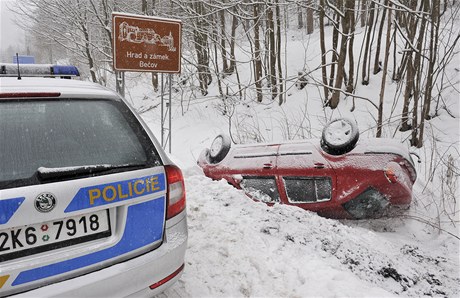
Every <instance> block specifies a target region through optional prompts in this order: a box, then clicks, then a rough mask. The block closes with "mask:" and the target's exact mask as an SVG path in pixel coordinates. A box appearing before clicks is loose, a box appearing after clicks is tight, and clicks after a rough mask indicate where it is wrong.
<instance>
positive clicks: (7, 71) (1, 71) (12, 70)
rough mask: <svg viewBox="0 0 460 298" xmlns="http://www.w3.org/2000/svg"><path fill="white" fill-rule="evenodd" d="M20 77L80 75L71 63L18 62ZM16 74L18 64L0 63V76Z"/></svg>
mask: <svg viewBox="0 0 460 298" xmlns="http://www.w3.org/2000/svg"><path fill="white" fill-rule="evenodd" d="M19 72H20V74H21V76H22V77H74V76H80V73H79V71H78V69H77V68H76V67H75V66H73V65H52V64H19ZM16 76H18V65H17V64H12V63H2V64H0V77H16Z"/></svg>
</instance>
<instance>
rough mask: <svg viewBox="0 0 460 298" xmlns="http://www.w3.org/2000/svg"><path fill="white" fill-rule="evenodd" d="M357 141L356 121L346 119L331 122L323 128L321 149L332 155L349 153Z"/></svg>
mask: <svg viewBox="0 0 460 298" xmlns="http://www.w3.org/2000/svg"><path fill="white" fill-rule="evenodd" d="M358 139H359V130H358V125H357V123H356V121H354V120H351V119H346V118H339V119H335V120H332V121H331V122H329V123H328V124H326V126H324V128H323V133H322V135H321V148H322V149H323V150H324V151H325V152H327V153H329V154H332V155H341V154H345V153H347V152H350V151H351V150H353V148H354V147H355V145H356V143H357V142H358Z"/></svg>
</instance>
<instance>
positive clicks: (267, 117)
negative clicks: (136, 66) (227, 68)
mask: <svg viewBox="0 0 460 298" xmlns="http://www.w3.org/2000/svg"><path fill="white" fill-rule="evenodd" d="M293 44H294V45H295V42H293ZM300 45H301V43H300V42H299V43H298V45H295V46H293V47H292V49H299V48H300ZM300 52H301V51H300ZM295 53H296V54H294V55H292V56H293V57H294V56H296V55H297V57H299V55H303V54H302V53H299V51H297V52H295ZM289 56H291V55H289ZM302 61H303V60H302ZM292 63H293V64H294V61H293V62H292ZM132 77H133V78H136V79H135V80H134V79H133V80H131V81H130V84H132V86H131V88H130V90H135V91H131V92H133V93H132V94H130V96H129V97H128V99H129V100H131V102H132V104H133V105H134V106H135V107H136V108H137V109H138V110H139V111H141V113H142V117H143V118H144V120H145V121H146V122H147V123H148V124H149V126H150V127H151V129H152V130H153V131H154V132H155V133H156V135H157V136H158V138H159V136H160V127H161V126H160V119H161V116H160V111H159V103H160V97H159V94H157V93H153V92H152V91H150V90H151V87H150V86H149V80H148V78H143V77H142V76H141V75H138V74H132ZM375 81H377V80H375ZM293 84H294V82H293ZM291 87H292V88H290V90H289V91H288V99H287V102H286V103H285V104H283V105H282V106H281V107H280V106H278V104H277V103H276V102H269V101H268V100H267V101H266V102H263V103H262V104H257V103H254V102H253V101H251V100H248V101H247V102H245V103H238V104H236V105H235V109H234V114H233V115H234V118H233V119H231V120H232V125H233V126H232V127H231V128H230V129H231V130H232V134H233V136H234V138H235V139H236V140H237V141H246V142H251V140H250V138H251V136H258V137H259V138H260V137H261V138H262V140H263V141H269V140H283V139H290V138H302V137H304V138H310V137H314V138H318V137H319V136H320V135H321V129H322V126H323V124H324V123H326V122H327V121H328V119H330V118H331V117H337V116H348V117H352V118H354V119H356V120H357V122H358V124H359V126H360V131H361V138H366V137H374V135H375V119H372V117H370V115H369V109H370V105H367V104H365V102H359V103H357V104H356V110H355V111H354V112H353V113H351V112H350V108H351V105H352V101H351V100H347V101H343V103H342V104H341V105H340V106H339V108H338V109H337V110H335V111H334V112H333V113H332V112H331V111H330V110H326V111H323V108H322V102H321V100H320V99H319V98H318V97H317V96H316V95H315V94H317V93H318V91H317V89H316V87H315V86H310V87H307V88H306V89H304V90H297V89H296V88H295V87H294V86H291ZM388 88H389V89H391V88H394V86H392V85H389V86H388ZM373 90H374V89H373V88H372V87H370V88H367V89H366V90H364V91H361V93H363V92H367V93H368V95H369V97H370V98H373ZM212 95H213V94H212V93H211V94H210V96H208V97H205V98H190V97H187V96H189V94H186V97H185V99H184V100H183V102H182V103H180V102H179V101H178V100H177V97H178V96H179V95H177V94H175V95H174V96H175V97H174V98H176V101H173V121H172V126H173V130H172V154H171V157H172V158H173V160H174V161H175V162H176V163H177V164H178V165H179V166H181V168H182V169H183V170H184V175H185V179H186V188H187V204H188V205H187V211H188V220H189V232H190V235H189V245H188V251H187V255H186V269H185V273H184V275H183V277H182V279H181V280H180V281H179V282H178V283H177V284H176V285H175V286H174V287H173V288H171V289H169V290H168V291H167V292H166V293H165V294H164V295H162V297H177V296H191V297H211V296H222V297H230V296H231V297H235V296H236V297H248V296H251V297H253V296H277V297H304V296H326V297H330V296H349V297H364V296H366V297H369V296H374V297H382V296H385V297H387V296H393V295H398V296H399V295H403V296H412V297H420V296H446V297H455V296H458V295H459V293H460V286H459V285H460V276H459V270H460V269H459V268H460V262H459V243H460V240H459V238H458V237H459V232H458V213H456V216H457V218H453V219H452V221H450V220H449V218H448V217H447V216H444V215H442V214H440V213H439V211H438V213H437V211H436V210H439V206H437V205H436V202H441V201H442V200H441V193H440V192H439V188H438V189H437V188H436V187H439V183H440V181H441V180H440V179H441V178H442V177H431V178H432V179H433V180H432V181H430V180H429V179H430V176H429V175H430V167H431V166H432V165H431V163H432V162H433V160H435V159H436V155H433V154H438V152H447V151H446V150H447V148H449V147H452V145H451V144H452V142H453V143H454V144H456V145H457V146H458V144H459V142H458V139H459V130H458V118H456V119H454V118H451V117H449V116H448V115H441V116H440V117H438V118H437V119H434V120H433V121H432V126H431V127H432V128H433V131H431V132H428V134H431V137H430V138H432V140H434V135H436V140H437V141H436V142H435V143H432V142H431V140H430V138H427V139H428V141H427V146H426V148H423V149H421V150H418V151H417V152H418V153H419V155H421V158H422V161H423V162H422V163H421V164H417V171H418V180H417V181H416V184H415V186H414V200H413V204H412V206H411V210H410V211H409V213H408V214H407V217H404V218H396V219H380V220H374V221H371V220H365V221H338V220H330V219H325V218H321V217H319V216H317V215H316V214H314V213H311V212H307V211H304V210H301V209H298V208H294V207H289V206H283V205H277V206H274V207H267V206H266V205H265V204H263V203H257V202H254V201H252V200H250V199H248V198H247V197H246V196H245V195H244V193H242V192H241V191H239V190H236V189H234V188H233V187H231V186H229V185H227V183H226V182H224V181H212V180H210V179H209V178H207V177H205V176H204V175H203V173H202V171H201V169H200V168H199V167H198V166H197V165H196V159H197V158H198V156H199V154H200V152H201V150H203V149H204V148H206V147H208V146H209V145H210V143H211V142H212V139H213V138H214V137H215V136H216V135H217V134H218V133H220V132H227V133H228V131H229V125H228V123H229V118H228V117H227V116H226V115H223V113H222V104H221V101H220V100H219V99H218V98H215V97H213V96H212ZM142 98H144V99H142ZM391 100H392V99H391V98H389V99H388V105H391ZM451 100H452V99H451ZM451 102H452V101H451ZM455 104H456V105H457V107H458V102H457V103H455ZM453 110H454V109H453ZM457 110H458V109H457ZM387 111H388V110H387ZM390 112H392V111H390ZM457 116H458V115H457ZM386 119H388V126H386V130H385V135H386V137H393V138H396V139H399V140H401V143H403V144H405V145H406V146H408V145H407V139H406V137H407V135H404V134H402V133H399V132H395V128H394V127H392V126H391V115H390V114H388V115H387V118H386ZM236 124H237V125H238V126H237V127H235V125H236ZM441 132H442V133H441ZM455 140H457V141H455ZM252 141H254V140H252ZM412 150H413V149H412ZM433 152H434V153H433ZM433 156H434V157H433ZM456 208H457V210H458V206H457V207H456ZM436 227H438V228H439V227H441V228H442V229H444V231H441V230H439V229H438V228H436Z"/></svg>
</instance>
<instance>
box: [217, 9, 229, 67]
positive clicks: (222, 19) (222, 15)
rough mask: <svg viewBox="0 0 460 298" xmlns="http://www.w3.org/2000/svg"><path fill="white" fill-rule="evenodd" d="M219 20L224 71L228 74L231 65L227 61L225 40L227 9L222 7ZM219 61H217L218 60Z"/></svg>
mask: <svg viewBox="0 0 460 298" xmlns="http://www.w3.org/2000/svg"><path fill="white" fill-rule="evenodd" d="M219 20H220V51H221V56H222V70H223V71H222V72H223V73H225V74H228V72H229V67H228V63H227V49H226V47H227V45H226V42H225V36H226V33H225V10H223V9H221V10H220V11H219ZM216 62H217V61H216Z"/></svg>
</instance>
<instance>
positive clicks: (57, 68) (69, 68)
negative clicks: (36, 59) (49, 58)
mask: <svg viewBox="0 0 460 298" xmlns="http://www.w3.org/2000/svg"><path fill="white" fill-rule="evenodd" d="M51 69H52V70H53V74H55V75H61V76H62V75H65V76H80V73H79V72H78V69H77V67H75V66H73V65H53V66H51Z"/></svg>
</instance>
